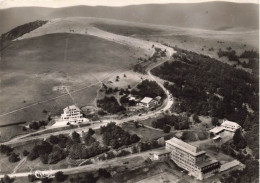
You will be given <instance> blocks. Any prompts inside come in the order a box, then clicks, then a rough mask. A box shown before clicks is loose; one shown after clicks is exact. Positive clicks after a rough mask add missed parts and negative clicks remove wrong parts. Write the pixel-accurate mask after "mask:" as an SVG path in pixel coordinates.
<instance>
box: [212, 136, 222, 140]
mask: <svg viewBox="0 0 260 183" xmlns="http://www.w3.org/2000/svg"><path fill="white" fill-rule="evenodd" d="M217 139H221V137H220V136H219V135H217V136H216V137H214V138H213V140H217Z"/></svg>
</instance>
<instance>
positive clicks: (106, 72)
mask: <svg viewBox="0 0 260 183" xmlns="http://www.w3.org/2000/svg"><path fill="white" fill-rule="evenodd" d="M66 40H68V41H67V43H68V44H67V46H66ZM66 48H67V52H66V54H65V52H64V50H65V49H66ZM140 54H141V52H140V51H138V50H136V49H132V48H129V47H127V46H124V45H120V44H117V43H113V42H110V41H106V40H103V39H99V38H96V37H93V36H85V35H72V34H50V35H45V36H41V37H35V38H31V39H25V40H20V41H16V42H14V43H13V44H12V45H11V46H10V47H8V48H6V49H5V50H3V51H2V52H1V56H2V61H1V63H0V74H1V83H0V87H1V92H0V94H1V98H0V106H3V107H1V108H0V114H3V113H6V112H9V111H12V110H16V109H19V108H21V107H25V106H28V105H30V104H32V103H36V104H37V102H38V101H42V100H46V99H50V98H52V97H56V96H59V95H61V94H62V93H61V92H60V91H53V87H54V86H60V85H66V86H71V87H70V91H74V90H77V89H79V88H83V87H85V86H88V85H90V84H95V83H97V79H100V80H103V79H105V77H108V76H110V75H111V74H113V73H114V72H115V70H121V71H123V70H126V69H130V68H131V67H132V65H133V64H135V63H136V62H137V58H138V57H139V56H140ZM65 57H66V58H65ZM96 87H97V86H93V87H90V88H86V89H85V90H81V91H79V92H76V93H73V94H72V96H73V98H74V100H75V103H76V104H78V105H79V106H80V107H82V106H85V105H92V104H93V99H94V98H95V96H96V89H97V88H96ZM71 104H72V100H71V99H70V98H69V97H68V96H64V97H61V98H59V99H57V100H55V101H50V102H47V103H44V104H39V105H35V106H32V107H29V108H26V109H24V110H21V111H18V112H15V113H12V114H8V115H5V116H0V124H1V125H4V124H10V123H17V122H24V121H26V122H29V121H32V120H41V119H44V118H45V117H46V116H45V114H43V113H42V110H43V109H46V110H49V111H51V112H52V113H53V114H60V112H61V111H62V109H63V108H65V107H66V106H67V105H71ZM0 130H1V129H0ZM3 133H5V132H3V130H1V136H4V138H6V137H5V136H6V135H4V134H3Z"/></svg>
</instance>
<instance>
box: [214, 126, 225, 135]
mask: <svg viewBox="0 0 260 183" xmlns="http://www.w3.org/2000/svg"><path fill="white" fill-rule="evenodd" d="M223 130H225V129H224V128H223V127H222V126H216V127H215V128H213V129H211V130H210V132H212V133H219V132H221V131H223Z"/></svg>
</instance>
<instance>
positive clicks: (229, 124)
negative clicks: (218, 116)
mask: <svg viewBox="0 0 260 183" xmlns="http://www.w3.org/2000/svg"><path fill="white" fill-rule="evenodd" d="M221 126H235V127H236V128H239V127H240V125H239V124H237V123H236V122H233V121H228V120H224V121H223V123H222V124H221Z"/></svg>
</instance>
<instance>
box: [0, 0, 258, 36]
mask: <svg viewBox="0 0 260 183" xmlns="http://www.w3.org/2000/svg"><path fill="white" fill-rule="evenodd" d="M28 12H29V13H28ZM258 12H259V10H258V5H256V4H238V3H230V2H206V3H194V4H161V5H160V4H159V5H158V4H152V5H132V6H125V7H104V6H96V7H92V6H75V7H66V8H57V9H55V8H40V7H22V8H9V9H2V10H0V33H4V32H7V31H8V30H10V29H12V28H14V27H16V26H19V25H21V24H24V23H28V22H31V21H35V20H46V19H53V18H64V17H76V16H77V17H79V16H82V17H99V18H112V19H118V20H126V21H134V22H143V23H152V24H163V25H170V26H178V27H188V28H200V29H215V30H219V29H230V28H232V29H237V28H243V29H258Z"/></svg>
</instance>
